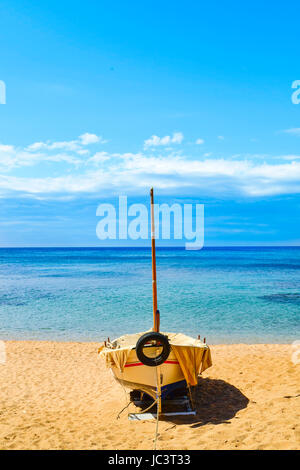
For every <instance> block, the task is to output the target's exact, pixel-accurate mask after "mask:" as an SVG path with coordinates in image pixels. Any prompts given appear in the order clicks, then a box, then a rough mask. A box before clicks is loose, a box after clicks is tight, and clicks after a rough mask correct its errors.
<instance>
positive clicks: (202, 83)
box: [0, 0, 300, 246]
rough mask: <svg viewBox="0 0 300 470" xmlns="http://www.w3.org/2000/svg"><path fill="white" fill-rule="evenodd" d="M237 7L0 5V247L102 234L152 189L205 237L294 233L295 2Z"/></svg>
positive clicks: (299, 131) (288, 240) (268, 238)
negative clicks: (1, 88) (105, 219)
mask: <svg viewBox="0 0 300 470" xmlns="http://www.w3.org/2000/svg"><path fill="white" fill-rule="evenodd" d="M237 5H238V4H237V2H230V1H229V2H221V1H219V2H214V3H208V2H195V1H194V2H191V1H187V2H179V1H172V2H169V1H165V2H156V1H152V2H147V3H145V2H135V1H131V2H116V1H112V2H110V3H109V4H108V2H105V3H104V2H92V1H86V2H84V3H82V2H78V1H72V2H69V1H64V2H58V1H55V0H54V1H51V2H48V1H43V2H31V1H26V2H25V1H24V2H23V1H5V0H4V1H2V2H1V5H0V40H1V55H0V80H2V81H4V82H5V84H6V104H5V105H2V104H0V197H1V206H0V246H39V245H43V246H45V245H46V246H47V245H49V246H62V245H64V246H68V245H71V246H73V245H77V246H78V245H79V246H85V245H87V246H91V245H92V246H93V245H95V246H101V242H100V241H99V240H98V239H97V237H96V232H95V229H96V224H97V221H98V220H97V217H96V208H97V206H98V204H99V203H101V202H102V201H105V202H114V203H115V202H116V200H117V197H118V195H119V194H127V195H128V197H129V200H130V201H132V202H147V201H148V191H149V187H150V186H152V185H153V186H154V187H155V189H156V194H157V197H158V201H159V202H167V203H172V202H174V201H176V202H178V201H179V202H180V201H182V202H183V201H189V202H194V203H195V202H198V203H204V204H205V243H206V244H207V245H222V244H224V245H228V244H232V245H241V244H256V245H266V244H270V245H273V244H279V245H283V244H291V245H295V244H296V245H297V244H300V237H299V225H300V224H299V206H300V200H299V192H300V149H299V145H300V105H296V104H293V103H292V99H291V97H292V93H293V91H295V90H293V89H292V83H293V82H294V81H296V80H300V70H299V13H300V6H299V3H298V2H296V1H291V2H288V3H282V2H272V4H271V5H270V4H267V2H265V3H264V4H263V3H262V2H258V1H252V2H243V3H241V4H240V5H239V6H237ZM296 91H297V90H296ZM299 96H300V94H299Z"/></svg>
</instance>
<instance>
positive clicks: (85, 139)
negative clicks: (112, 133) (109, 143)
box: [79, 132, 102, 145]
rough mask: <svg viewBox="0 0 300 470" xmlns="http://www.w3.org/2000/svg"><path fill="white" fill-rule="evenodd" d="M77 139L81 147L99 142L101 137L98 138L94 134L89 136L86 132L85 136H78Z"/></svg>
mask: <svg viewBox="0 0 300 470" xmlns="http://www.w3.org/2000/svg"><path fill="white" fill-rule="evenodd" d="M79 139H80V141H81V143H82V145H90V144H96V143H97V142H100V140H102V137H99V136H98V135H96V134H89V133H88V132H86V133H85V134H82V135H80V136H79Z"/></svg>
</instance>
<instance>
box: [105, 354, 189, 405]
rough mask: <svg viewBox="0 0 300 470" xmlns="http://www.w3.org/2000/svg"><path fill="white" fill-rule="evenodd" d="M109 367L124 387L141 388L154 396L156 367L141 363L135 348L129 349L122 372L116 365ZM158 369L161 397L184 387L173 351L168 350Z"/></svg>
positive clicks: (184, 383)
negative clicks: (168, 353)
mask: <svg viewBox="0 0 300 470" xmlns="http://www.w3.org/2000/svg"><path fill="white" fill-rule="evenodd" d="M153 349H154V348H153ZM111 369H112V372H113V374H114V377H115V379H116V380H117V381H118V382H120V383H121V384H122V385H123V386H124V387H125V388H126V389H129V390H141V391H143V392H145V393H147V394H148V395H150V396H151V397H153V398H156V395H157V380H158V375H157V368H156V367H150V366H146V365H144V364H142V363H141V362H140V361H139V359H138V358H137V355H136V352H135V349H132V350H131V351H130V354H129V356H128V358H127V361H126V364H125V366H124V369H123V372H121V371H120V370H119V368H118V367H116V366H113V367H112V368H111ZM158 369H159V375H160V377H161V395H162V398H164V397H166V396H167V395H168V394H169V393H170V392H172V391H173V390H175V389H177V388H181V387H186V381H185V379H184V376H183V373H182V370H181V368H180V365H179V362H178V361H177V359H176V357H175V355H174V353H173V351H171V352H170V355H169V357H168V359H167V360H166V361H165V362H164V363H163V364H162V365H161V366H159V368H158Z"/></svg>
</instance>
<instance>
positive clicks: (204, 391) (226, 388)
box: [168, 378, 249, 428]
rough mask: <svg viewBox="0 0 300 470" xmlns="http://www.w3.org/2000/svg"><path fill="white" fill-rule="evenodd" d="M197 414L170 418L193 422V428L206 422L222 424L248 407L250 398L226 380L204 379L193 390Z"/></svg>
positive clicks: (175, 422)
mask: <svg viewBox="0 0 300 470" xmlns="http://www.w3.org/2000/svg"><path fill="white" fill-rule="evenodd" d="M192 396H193V401H194V407H195V409H196V415H195V416H176V417H172V418H169V419H168V421H171V422H172V423H174V424H177V425H180V424H191V425H192V426H191V427H192V428H197V427H200V426H204V425H205V424H221V423H228V421H229V420H230V419H232V418H234V416H235V415H236V414H237V412H238V411H240V410H242V409H243V408H246V407H247V405H248V403H249V400H248V398H247V397H246V396H245V395H243V394H242V392H241V391H240V390H238V389H237V388H236V387H234V386H233V385H231V384H229V383H227V382H225V381H224V380H216V379H209V378H206V379H202V378H200V380H199V383H198V385H197V386H196V387H194V389H193V391H192Z"/></svg>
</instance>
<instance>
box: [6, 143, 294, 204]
mask: <svg viewBox="0 0 300 470" xmlns="http://www.w3.org/2000/svg"><path fill="white" fill-rule="evenodd" d="M181 136H182V134H181ZM166 137H169V139H172V140H174V141H179V140H180V139H181V140H182V138H183V136H182V137H178V136H176V134H173V136H172V138H171V137H170V136H166ZM79 139H80V138H79ZM79 139H76V140H72V141H68V142H53V143H51V142H45V143H43V142H36V143H35V144H32V145H30V146H28V147H26V148H18V147H14V146H13V145H4V144H1V145H0V169H1V170H2V174H0V196H1V197H8V196H10V195H13V196H16V195H17V194H20V195H22V196H31V197H35V198H42V197H43V198H49V197H57V198H58V197H59V198H62V197H64V198H66V197H76V195H79V194H82V193H90V194H93V195H107V194H109V193H113V192H114V193H116V192H118V191H119V192H124V191H126V192H128V193H136V194H137V193H139V192H144V191H145V190H146V189H147V187H149V186H152V185H153V186H155V187H157V188H158V189H160V190H161V191H165V192H169V193H175V192H176V193H178V192H180V193H181V194H183V195H186V194H189V193H191V194H194V195H195V194H198V193H200V190H201V195H207V196H222V197H228V196H232V195H234V196H236V195H244V196H248V197H249V196H251V197H256V196H272V195H277V194H292V193H300V156H299V155H283V156H273V157H271V156H267V155H261V156H259V155H248V154H247V155H244V156H243V155H232V156H231V157H230V158H227V159H225V158H216V157H213V158H212V157H211V155H212V154H209V153H206V154H205V155H204V156H203V157H202V159H199V157H198V158H192V157H191V156H185V155H183V154H182V153H180V152H178V151H177V152H173V151H172V150H171V151H170V152H168V151H167V148H168V147H165V148H164V149H163V152H162V154H161V155H160V154H159V153H158V155H155V156H154V155H152V154H150V155H149V154H148V152H138V153H131V152H124V153H110V152H108V151H106V152H104V151H101V150H98V151H97V149H96V151H95V152H94V153H91V152H90V151H89V150H88V149H87V148H86V146H84V147H80V144H78V142H79ZM159 139H160V138H159ZM162 139H164V138H162ZM91 140H92V139H91ZM66 143H68V144H69V145H65V144H66ZM99 143H100V141H98V144H99ZM40 144H42V145H40ZM58 144H59V145H58ZM73 145H75V147H73ZM77 145H78V146H79V148H77ZM45 146H46V147H45ZM49 147H51V149H49ZM70 148H72V149H74V150H69V149H70ZM208 157H210V158H208ZM258 157H259V158H258ZM279 159H280V160H279ZM41 162H42V163H43V162H48V165H47V166H46V167H45V166H44V165H40V166H39V167H37V169H35V168H34V171H35V173H34V172H33V170H32V171H31V176H29V177H28V176H27V174H26V173H24V172H23V174H22V173H21V170H18V173H13V170H14V169H15V168H21V167H28V166H34V165H38V164H40V163H41ZM57 162H64V165H63V166H58V165H57V164H56V163H57ZM9 172H11V173H10V174H9ZM45 172H46V173H45ZM32 174H35V175H36V176H35V177H34V176H32ZM21 175H22V176H21Z"/></svg>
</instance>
